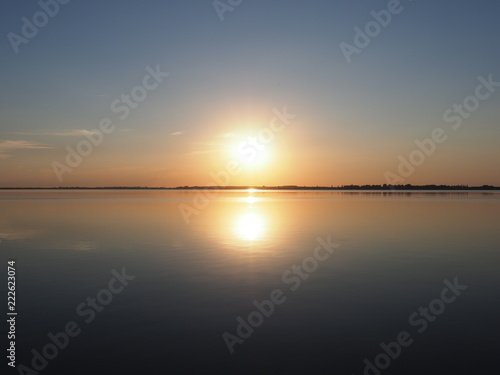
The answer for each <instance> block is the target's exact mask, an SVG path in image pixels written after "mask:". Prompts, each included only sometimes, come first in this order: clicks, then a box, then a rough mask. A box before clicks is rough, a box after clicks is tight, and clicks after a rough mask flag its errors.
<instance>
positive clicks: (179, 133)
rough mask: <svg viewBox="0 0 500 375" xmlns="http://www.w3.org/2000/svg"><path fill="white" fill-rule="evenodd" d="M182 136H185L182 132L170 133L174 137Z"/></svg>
mask: <svg viewBox="0 0 500 375" xmlns="http://www.w3.org/2000/svg"><path fill="white" fill-rule="evenodd" d="M182 134H183V133H182V132H173V133H170V135H173V136H177V135H182Z"/></svg>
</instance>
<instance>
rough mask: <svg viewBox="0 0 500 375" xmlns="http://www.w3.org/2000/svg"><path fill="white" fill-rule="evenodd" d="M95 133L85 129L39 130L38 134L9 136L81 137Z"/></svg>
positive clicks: (28, 133) (21, 133)
mask: <svg viewBox="0 0 500 375" xmlns="http://www.w3.org/2000/svg"><path fill="white" fill-rule="evenodd" d="M96 133H97V132H96V131H93V130H87V129H70V130H40V131H38V132H16V133H11V134H20V135H37V136H40V135H43V136H53V137H79V136H82V135H94V134H96Z"/></svg>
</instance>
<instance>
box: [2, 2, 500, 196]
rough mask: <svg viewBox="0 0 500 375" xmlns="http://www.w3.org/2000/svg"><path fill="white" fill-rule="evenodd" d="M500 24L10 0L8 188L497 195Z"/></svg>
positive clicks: (468, 11) (380, 6)
mask: <svg viewBox="0 0 500 375" xmlns="http://www.w3.org/2000/svg"><path fill="white" fill-rule="evenodd" d="M44 9H45V10H44ZM499 16H500V3H499V2H498V1H495V0H483V1H481V2H473V1H464V0H453V1H452V0H446V1H439V2H436V1H431V0H413V1H411V0H404V1H403V0H402V1H397V0H391V1H378V0H377V1H361V0H344V1H340V0H309V1H299V0H252V1H251V0H243V1H239V0H220V1H201V0H191V1H186V0H168V1H165V0H163V1H160V0H146V1H138V0H120V1H118V0H115V1H112V0H111V1H105V2H104V1H77V0H71V1H67V2H66V3H65V1H63V0H60V3H59V2H55V0H42V1H41V2H36V1H28V0H16V1H13V0H9V1H6V2H4V4H3V9H2V12H1V14H0V19H1V22H0V27H1V29H2V30H1V37H2V41H1V42H0V54H1V59H0V83H1V86H0V87H1V90H0V187H18V186H25V187H36V186H39V187H53V186H155V187H157V186H167V187H175V186H184V185H254V186H261V185H266V186H271V185H309V186H315V185H322V186H339V185H348V184H384V183H389V184H450V185H457V184H460V185H484V184H487V185H497V186H498V185H500V172H499V169H498V161H499V160H500V150H499V147H498V140H499V139H500V129H499V120H500V106H499V105H498V103H499V101H500V83H497V82H500V64H499V61H500V48H499V45H498V35H500V23H499V22H498V17H499ZM37 25H38V26H37Z"/></svg>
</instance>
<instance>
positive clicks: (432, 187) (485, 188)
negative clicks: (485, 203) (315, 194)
mask: <svg viewBox="0 0 500 375" xmlns="http://www.w3.org/2000/svg"><path fill="white" fill-rule="evenodd" d="M204 189H210V190H248V189H254V190H297V191H300V190H332V191H334V190H357V191H389V192H390V191H439V190H443V191H450V190H452V191H477V190H480V191H497V190H500V187H498V186H491V185H482V186H467V185H394V186H390V185H343V186H298V185H284V186H176V187H148V186H104V187H82V186H65V187H0V190H204Z"/></svg>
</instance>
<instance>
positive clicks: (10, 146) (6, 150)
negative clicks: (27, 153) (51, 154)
mask: <svg viewBox="0 0 500 375" xmlns="http://www.w3.org/2000/svg"><path fill="white" fill-rule="evenodd" d="M47 148H53V147H52V146H49V145H45V144H43V143H38V142H30V141H22V140H21V141H12V140H7V141H0V159H5V158H8V157H10V153H11V152H12V151H16V150H31V149H47Z"/></svg>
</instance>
